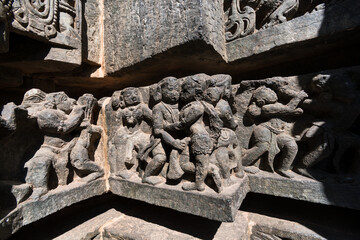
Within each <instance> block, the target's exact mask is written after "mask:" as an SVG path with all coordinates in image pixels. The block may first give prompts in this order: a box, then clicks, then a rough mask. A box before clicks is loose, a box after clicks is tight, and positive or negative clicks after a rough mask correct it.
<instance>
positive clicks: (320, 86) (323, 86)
mask: <svg viewBox="0 0 360 240" xmlns="http://www.w3.org/2000/svg"><path fill="white" fill-rule="evenodd" d="M329 79H330V75H324V74H318V75H316V76H315V77H314V78H313V79H312V81H311V90H312V91H313V92H317V93H319V92H323V91H325V90H327V85H328V82H329Z"/></svg>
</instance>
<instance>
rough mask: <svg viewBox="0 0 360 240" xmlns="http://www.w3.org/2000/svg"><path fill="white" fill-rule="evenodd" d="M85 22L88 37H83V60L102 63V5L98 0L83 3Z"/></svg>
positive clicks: (84, 27) (84, 28) (85, 31)
mask: <svg viewBox="0 0 360 240" xmlns="http://www.w3.org/2000/svg"><path fill="white" fill-rule="evenodd" d="M83 5H84V8H83V11H84V13H83V14H84V24H83V32H84V35H85V36H86V37H84V38H82V41H83V42H82V47H83V56H84V59H83V61H84V60H85V61H88V62H90V63H92V64H94V63H95V64H101V58H102V57H103V56H101V54H102V52H101V48H102V47H103V46H101V43H102V39H101V38H102V37H104V36H102V35H101V34H102V27H103V26H102V24H103V22H102V20H103V19H102V16H101V12H102V11H103V9H102V6H101V5H100V4H99V1H97V0H89V1H86V2H84V3H83Z"/></svg>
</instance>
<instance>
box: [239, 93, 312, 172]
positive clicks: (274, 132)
mask: <svg viewBox="0 0 360 240" xmlns="http://www.w3.org/2000/svg"><path fill="white" fill-rule="evenodd" d="M277 90H278V92H280V93H281V94H283V95H287V96H289V97H291V100H290V101H289V102H288V104H286V105H284V104H282V103H280V102H278V96H277V94H276V92H275V91H273V90H272V89H271V88H269V87H266V86H261V87H258V88H257V89H256V90H255V91H254V92H253V96H252V100H251V103H250V106H249V107H248V116H249V117H250V118H252V119H255V120H258V121H260V123H259V124H257V125H256V126H255V127H254V129H253V138H254V146H253V147H251V148H250V149H248V150H245V151H244V155H243V159H242V161H243V165H244V166H247V167H245V171H248V172H251V173H254V172H256V171H258V170H257V168H255V167H248V166H251V165H253V164H254V163H255V162H256V161H257V160H258V159H259V158H260V157H261V156H262V155H264V154H265V153H267V159H266V164H267V166H268V167H269V168H270V171H272V172H274V166H273V162H274V158H275V156H276V155H277V154H278V153H279V152H282V155H281V159H280V166H279V168H278V169H277V172H278V173H279V174H281V175H282V176H285V177H288V178H293V177H295V176H296V174H295V173H293V172H292V171H291V170H290V168H291V164H292V163H293V161H294V159H295V156H296V154H297V151H298V146H297V143H296V141H295V138H294V137H292V136H290V135H289V134H288V133H287V132H286V131H285V130H286V129H285V126H286V124H285V122H284V121H283V120H282V119H281V118H282V117H289V116H297V115H301V114H302V113H303V110H302V109H301V108H299V107H298V105H299V103H300V102H301V101H302V100H303V99H304V98H306V97H307V94H306V93H305V92H304V91H300V92H296V91H295V90H292V89H290V88H287V87H285V86H281V87H278V88H277Z"/></svg>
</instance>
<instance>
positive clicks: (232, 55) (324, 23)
mask: <svg viewBox="0 0 360 240" xmlns="http://www.w3.org/2000/svg"><path fill="white" fill-rule="evenodd" d="M359 9H360V4H359V2H357V1H351V0H346V1H339V2H338V3H335V4H334V5H330V6H329V7H325V9H321V10H319V11H313V12H312V13H308V14H305V15H304V16H301V17H298V18H296V19H293V20H291V21H288V22H285V23H282V24H279V25H276V26H273V27H271V28H268V29H264V30H261V31H259V32H257V33H255V34H253V35H250V36H247V37H244V38H241V39H237V40H234V41H233V42H230V43H228V44H227V45H226V53H227V61H228V62H234V61H238V62H239V65H240V68H242V66H245V65H246V66H247V69H251V68H258V67H257V66H259V65H261V66H262V67H265V66H271V65H273V63H275V62H277V63H280V62H284V63H285V62H286V61H287V60H292V61H294V56H297V58H299V57H300V55H301V54H306V55H308V56H311V55H312V54H313V53H314V51H318V50H319V49H320V48H321V45H322V46H324V47H325V46H327V45H330V43H331V42H332V41H335V42H336V41H337V40H336V39H338V38H341V36H343V35H342V34H345V33H346V32H347V31H352V30H355V31H356V28H357V26H358V25H359V24H360V22H359V21H360V20H359V18H358V17H356V16H357V12H359ZM354 35H356V34H354ZM323 38H330V39H329V41H327V42H326V43H324V42H322V39H323ZM309 42H311V43H309ZM338 45H341V44H338ZM300 46H301V47H300ZM315 46H316V47H315ZM285 48H286V49H287V52H289V51H290V49H291V52H292V53H293V55H291V54H290V55H288V54H286V53H284V52H283V51H281V49H285ZM296 49H301V51H302V53H299V52H297V50H296ZM264 54H271V55H270V56H269V55H266V57H264ZM261 56H263V57H261ZM268 57H270V58H271V59H272V61H266V59H268ZM263 60H265V61H263ZM240 62H241V64H240Z"/></svg>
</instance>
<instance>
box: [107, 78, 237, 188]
mask: <svg viewBox="0 0 360 240" xmlns="http://www.w3.org/2000/svg"><path fill="white" fill-rule="evenodd" d="M141 95H142V96H141ZM144 96H146V98H147V100H144ZM231 98H232V86H231V77H230V76H229V75H214V76H208V75H205V74H198V75H194V76H189V77H186V78H183V79H176V78H174V77H168V78H164V79H163V80H161V81H160V82H159V83H158V84H155V85H153V86H151V87H147V88H143V89H142V90H141V91H140V90H138V89H135V88H127V89H124V90H122V91H120V92H115V93H114V94H113V97H112V100H111V105H112V106H113V107H112V109H109V108H108V117H110V118H111V116H113V118H114V119H117V121H112V122H111V121H110V124H111V125H113V124H114V123H115V122H116V124H117V126H118V127H117V126H111V128H112V129H113V128H117V129H116V130H114V132H115V133H114V134H113V136H112V137H111V138H110V141H109V151H110V153H109V155H110V157H111V158H112V157H113V159H112V160H111V161H112V162H116V163H113V164H111V165H112V166H114V167H113V170H112V172H113V174H114V175H116V176H120V177H122V178H124V179H129V178H131V177H132V176H137V177H139V178H141V181H142V182H143V183H147V184H151V185H156V184H159V183H163V182H167V181H173V182H174V183H175V182H176V183H179V182H181V183H182V188H183V189H184V190H198V191H204V190H205V185H206V184H205V180H206V178H207V177H208V178H209V179H211V182H213V183H214V184H215V185H214V189H215V190H216V191H218V192H221V191H222V189H223V187H227V186H229V185H231V184H232V183H233V181H232V180H231V173H232V172H233V171H234V172H235V174H236V176H237V177H240V178H242V177H243V176H244V173H243V169H242V164H241V158H240V156H241V149H240V145H239V142H238V139H237V135H236V134H235V132H234V130H235V129H236V127H237V123H236V121H235V118H234V116H233V113H232V109H231V107H230V105H229V102H228V101H229V100H230V99H231ZM127 99H129V100H130V101H129V100H127ZM118 106H121V108H119V109H118ZM151 106H153V107H151ZM150 107H151V109H150ZM114 110H116V111H117V112H116V114H114V113H111V111H114ZM129 116H136V117H132V118H131V119H129ZM134 119H136V121H134ZM143 120H145V121H143ZM149 127H151V128H150V129H149ZM149 130H150V131H149ZM110 132H112V130H110ZM124 156H125V157H124ZM135 172H136V173H137V174H135V175H134V173H135ZM191 178H195V179H194V180H192V181H190V182H188V181H187V180H186V179H188V180H190V179H191ZM209 184H210V185H211V183H209Z"/></svg>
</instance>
